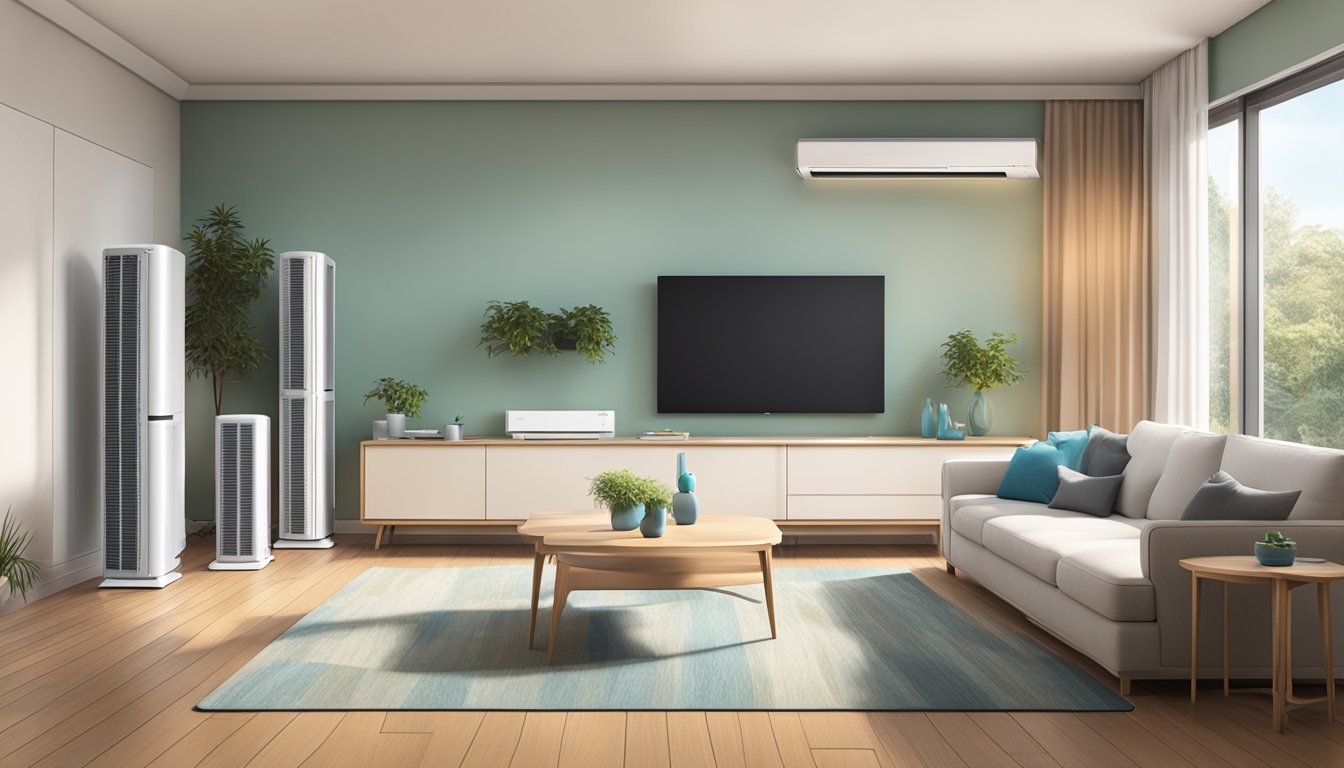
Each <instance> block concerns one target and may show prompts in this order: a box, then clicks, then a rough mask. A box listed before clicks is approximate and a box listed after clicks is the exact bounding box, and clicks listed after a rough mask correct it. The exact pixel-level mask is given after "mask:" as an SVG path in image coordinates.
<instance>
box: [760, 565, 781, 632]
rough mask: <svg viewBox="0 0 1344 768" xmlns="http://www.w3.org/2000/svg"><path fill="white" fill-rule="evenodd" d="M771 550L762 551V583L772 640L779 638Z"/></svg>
mask: <svg viewBox="0 0 1344 768" xmlns="http://www.w3.org/2000/svg"><path fill="white" fill-rule="evenodd" d="M770 561H771V558H770V549H769V548H768V547H767V548H765V549H763V550H761V581H762V583H763V584H764V585H765V610H766V613H769V614H770V639H771V640H774V639H776V638H778V637H779V634H778V633H777V632H776V631H775V579H774V574H773V573H772V569H771V562H770Z"/></svg>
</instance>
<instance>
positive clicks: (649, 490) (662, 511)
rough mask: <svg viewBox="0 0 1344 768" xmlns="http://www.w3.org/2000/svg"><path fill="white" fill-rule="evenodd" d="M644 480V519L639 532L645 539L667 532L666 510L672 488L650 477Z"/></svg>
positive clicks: (668, 505) (669, 503)
mask: <svg viewBox="0 0 1344 768" xmlns="http://www.w3.org/2000/svg"><path fill="white" fill-rule="evenodd" d="M640 479H641V480H643V482H644V519H643V520H641V521H640V522H639V532H640V533H642V534H644V538H646V539H656V538H658V537H659V536H662V535H663V534H664V533H666V532H667V510H668V508H669V507H671V506H672V489H671V488H668V487H667V486H666V485H663V484H662V483H660V482H658V481H657V480H654V479H653V478H651V477H645V478H640Z"/></svg>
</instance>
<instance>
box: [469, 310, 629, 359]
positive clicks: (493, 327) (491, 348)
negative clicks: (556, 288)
mask: <svg viewBox="0 0 1344 768" xmlns="http://www.w3.org/2000/svg"><path fill="white" fill-rule="evenodd" d="M562 339H565V340H570V341H572V342H573V343H574V349H577V350H578V351H579V352H582V353H583V354H584V356H585V357H587V358H588V362H590V363H592V364H594V365H596V364H597V363H605V362H606V354H607V353H608V352H610V351H612V350H613V349H615V347H616V334H615V333H613V329H612V324H611V315H609V314H608V313H607V311H606V310H605V309H603V308H601V307H599V306H597V305H596V304H589V305H587V306H582V307H574V308H573V309H565V308H563V307H562V308H561V309H560V311H559V312H547V311H545V310H543V309H540V308H538V307H534V306H532V305H531V304H530V303H529V302H526V301H492V302H490V303H489V304H487V305H486V307H485V321H484V322H483V323H481V341H480V344H479V345H478V346H482V347H485V351H486V353H487V354H488V355H489V356H490V357H494V356H495V355H502V354H504V353H505V352H508V353H509V354H510V355H512V356H514V357H523V356H525V355H528V354H531V353H532V352H541V353H543V354H547V355H555V354H559V353H560V347H559V346H558V345H557V341H559V340H562Z"/></svg>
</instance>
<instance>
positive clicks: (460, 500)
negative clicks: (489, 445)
mask: <svg viewBox="0 0 1344 768" xmlns="http://www.w3.org/2000/svg"><path fill="white" fill-rule="evenodd" d="M363 450H364V503H363V507H362V519H364V520H484V519H485V447H484V446H442V447H440V446H424V445H395V444H394V445H377V446H365V447H364V449H363Z"/></svg>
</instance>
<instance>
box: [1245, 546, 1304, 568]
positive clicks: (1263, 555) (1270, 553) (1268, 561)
mask: <svg viewBox="0 0 1344 768" xmlns="http://www.w3.org/2000/svg"><path fill="white" fill-rule="evenodd" d="M1255 559H1256V560H1259V561H1260V564H1261V565H1268V566H1272V567H1281V566H1285V565H1292V564H1293V561H1294V560H1296V559H1297V547H1266V546H1265V545H1263V544H1261V543H1260V542H1258V541H1257V542H1255Z"/></svg>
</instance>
